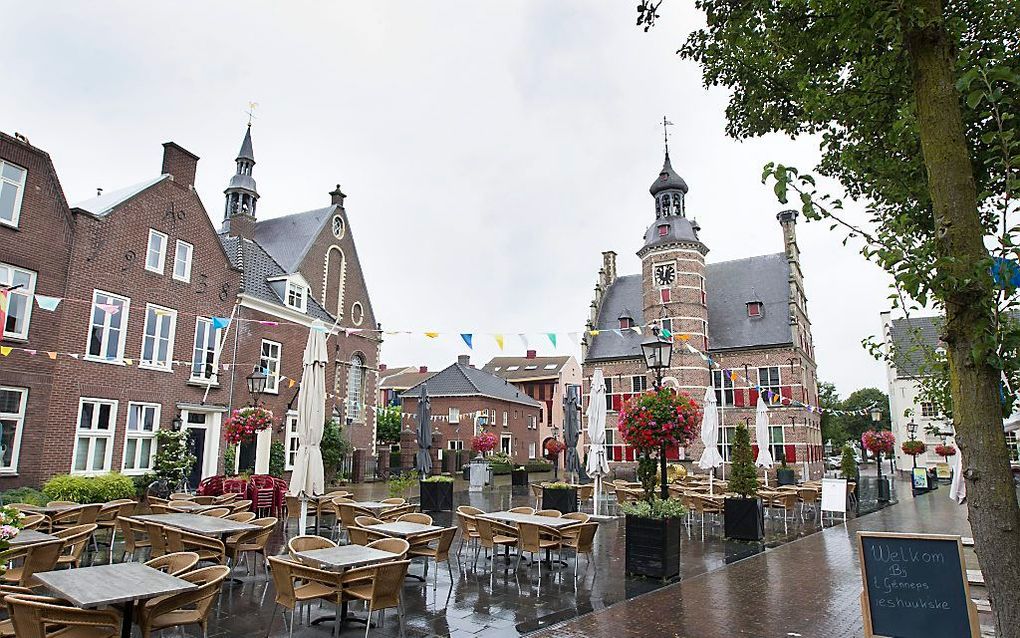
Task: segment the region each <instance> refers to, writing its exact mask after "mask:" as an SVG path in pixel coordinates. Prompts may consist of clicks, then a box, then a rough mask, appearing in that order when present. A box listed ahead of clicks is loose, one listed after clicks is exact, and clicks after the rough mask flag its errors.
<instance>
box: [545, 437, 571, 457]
mask: <svg viewBox="0 0 1020 638" xmlns="http://www.w3.org/2000/svg"><path fill="white" fill-rule="evenodd" d="M543 447H544V448H545V458H547V459H549V460H550V461H554V460H556V457H558V456H559V455H560V452H562V451H563V450H565V449H567V445H566V443H564V442H563V441H559V440H557V439H549V440H548V441H546V442H545V445H544V446H543Z"/></svg>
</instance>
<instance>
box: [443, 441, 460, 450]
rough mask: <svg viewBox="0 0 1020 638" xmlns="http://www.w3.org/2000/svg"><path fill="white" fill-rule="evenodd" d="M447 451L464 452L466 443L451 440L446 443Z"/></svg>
mask: <svg viewBox="0 0 1020 638" xmlns="http://www.w3.org/2000/svg"><path fill="white" fill-rule="evenodd" d="M446 449H447V450H454V451H456V450H463V449H464V441H462V440H460V439H450V440H449V441H447V442H446Z"/></svg>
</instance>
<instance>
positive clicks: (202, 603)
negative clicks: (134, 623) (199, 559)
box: [138, 565, 230, 638]
mask: <svg viewBox="0 0 1020 638" xmlns="http://www.w3.org/2000/svg"><path fill="white" fill-rule="evenodd" d="M229 573H230V568H229V567H227V566H225V565H215V566H213V567H204V568H202V569H196V570H195V571H193V572H188V573H186V574H181V575H180V577H179V578H182V579H183V580H186V581H188V582H190V583H194V584H196V585H198V588H197V589H192V590H191V591H186V592H181V593H179V594H173V595H170V596H164V597H161V598H154V599H153V600H150V601H148V602H147V603H145V605H144V606H143V607H142V608H141V610H140V613H139V618H138V626H139V627H140V628H141V630H142V636H143V638H150V636H152V632H153V630H158V629H165V628H167V627H184V626H187V625H198V626H199V627H201V628H202V635H203V636H205V635H207V633H208V629H209V612H210V611H212V605H213V602H214V601H215V599H216V596H217V594H219V592H220V587H221V586H222V585H223V579H224V578H226V577H227V574H229Z"/></svg>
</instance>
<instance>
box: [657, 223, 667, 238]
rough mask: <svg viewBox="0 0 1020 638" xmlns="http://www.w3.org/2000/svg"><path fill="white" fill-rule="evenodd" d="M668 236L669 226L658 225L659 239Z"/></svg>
mask: <svg viewBox="0 0 1020 638" xmlns="http://www.w3.org/2000/svg"><path fill="white" fill-rule="evenodd" d="M668 234H669V224H660V225H659V237H665V236H666V235H668Z"/></svg>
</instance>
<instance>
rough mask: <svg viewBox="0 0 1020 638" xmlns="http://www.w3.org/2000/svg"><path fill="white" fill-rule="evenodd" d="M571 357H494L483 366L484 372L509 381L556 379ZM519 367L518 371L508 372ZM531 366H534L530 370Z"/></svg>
mask: <svg viewBox="0 0 1020 638" xmlns="http://www.w3.org/2000/svg"><path fill="white" fill-rule="evenodd" d="M569 361H570V357H532V358H530V359H529V358H527V357H493V358H492V359H490V360H489V362H488V363H486V364H485V365H484V366H482V371H483V372H488V373H489V374H494V375H496V376H497V377H501V378H503V379H506V380H508V381H523V380H525V379H556V378H558V377H559V376H560V372H561V371H562V370H563V366H565V365H567V362H569ZM514 366H517V369H516V370H508V368H512V367H514ZM530 366H534V367H533V368H531V369H530V370H529V369H528V368H529V367H530Z"/></svg>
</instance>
